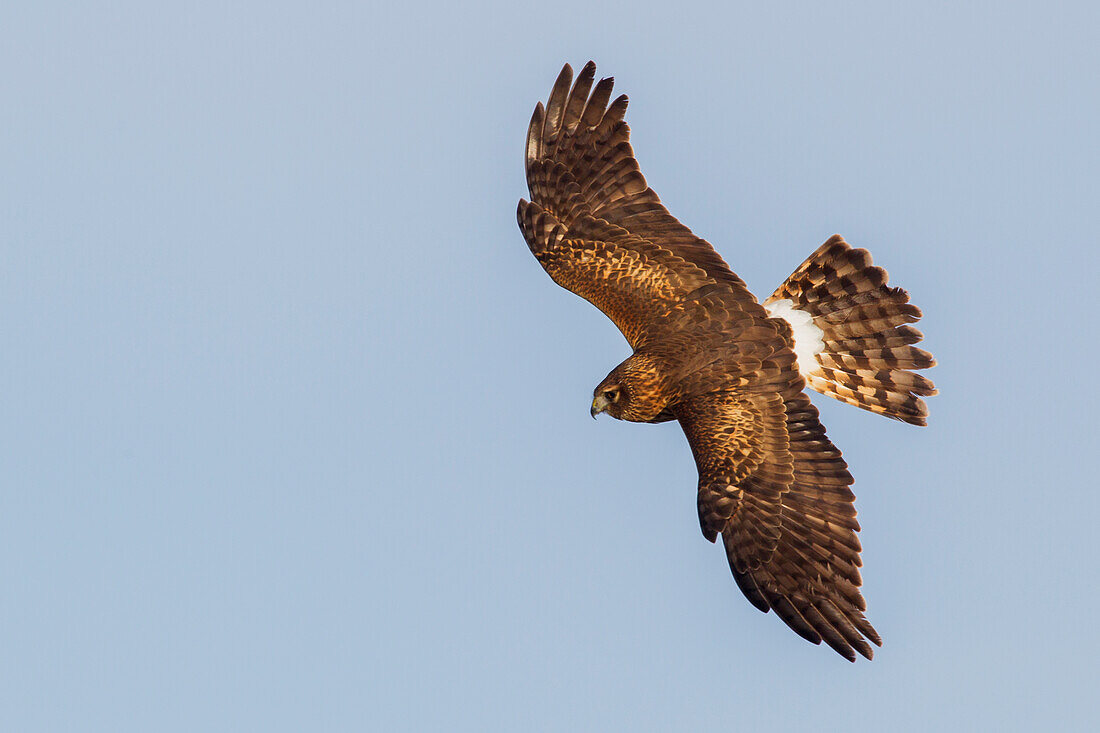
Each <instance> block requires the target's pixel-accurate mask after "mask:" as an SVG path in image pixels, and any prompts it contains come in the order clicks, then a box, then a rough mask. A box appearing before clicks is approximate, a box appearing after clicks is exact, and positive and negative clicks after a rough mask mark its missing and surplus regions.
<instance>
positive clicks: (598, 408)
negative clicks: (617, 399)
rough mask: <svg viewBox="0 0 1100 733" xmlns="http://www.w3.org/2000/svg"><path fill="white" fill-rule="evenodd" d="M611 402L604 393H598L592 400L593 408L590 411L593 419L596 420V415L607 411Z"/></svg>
mask: <svg viewBox="0 0 1100 733" xmlns="http://www.w3.org/2000/svg"><path fill="white" fill-rule="evenodd" d="M610 404H611V403H610V402H608V400H607V398H606V397H604V396H603V395H602V394H601V395H596V397H595V398H594V399H593V400H592V409H591V410H589V411H588V412H589V414H590V415H592V419H593V420H595V419H596V415H599V414H600V413H601V412H607V408H608V406H609V405H610Z"/></svg>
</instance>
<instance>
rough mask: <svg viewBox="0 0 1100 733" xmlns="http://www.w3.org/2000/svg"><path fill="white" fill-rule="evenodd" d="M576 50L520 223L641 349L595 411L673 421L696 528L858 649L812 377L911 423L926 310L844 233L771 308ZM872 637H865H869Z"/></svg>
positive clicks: (540, 126)
mask: <svg viewBox="0 0 1100 733" xmlns="http://www.w3.org/2000/svg"><path fill="white" fill-rule="evenodd" d="M595 73H596V66H595V64H593V63H592V62H591V61H590V62H588V64H586V65H585V66H584V68H583V69H582V70H581V72H580V74H578V75H577V79H576V81H575V82H574V81H573V70H572V68H571V67H570V66H569V65H568V64H566V65H565V68H563V69H562V71H561V74H560V75H559V76H558V79H557V82H556V83H555V84H554V88H553V90H552V91H551V92H550V98H549V100H548V102H547V104H546V106H545V107H544V106H543V105H542V103H539V104H538V105H537V106H536V107H535V112H534V115H533V116H532V118H531V125H530V128H529V129H528V133H527V150H526V168H527V185H528V188H529V190H530V196H531V201H524V200H521V201H520V203H519V210H518V214H517V215H518V219H519V226H520V229H521V230H522V231H523V236H524V238H525V239H526V240H527V244H528V246H529V247H530V248H531V252H532V253H533V254H534V255H535V257H536V258H537V259H538V261H539V263H540V264H541V265H542V266H543V268H544V269H545V270H546V272H547V273H548V274H549V275H550V277H551V278H553V279H554V281H555V282H557V283H558V284H559V285H561V286H562V287H564V288H566V289H568V290H571V291H572V292H574V293H576V294H578V295H580V296H581V297H583V298H585V299H586V300H588V301H589V302H591V303H592V304H593V305H595V306H596V307H597V308H599V309H600V310H601V311H603V312H604V313H605V314H606V315H607V316H608V317H609V318H610V319H611V320H612V321H613V322H614V323H615V325H616V326H617V327H618V328H619V330H620V331H622V333H623V335H624V336H625V337H626V339H627V341H628V342H629V343H630V346H631V347H632V348H633V350H634V353H633V354H632V355H631V356H630V358H628V359H627V360H626V361H624V362H623V363H622V364H619V365H618V366H617V367H615V368H614V369H613V370H612V371H611V373H610V374H608V376H607V377H606V378H605V379H604V380H603V381H602V382H601V383H600V384H599V386H597V387H596V390H595V392H594V395H593V400H592V408H591V412H592V415H593V416H595V415H596V414H598V413H601V412H606V413H608V414H609V415H611V416H612V417H616V418H619V419H621V420H631V421H635V422H664V421H667V420H678V421H679V422H680V425H681V427H682V428H683V430H684V433H685V435H686V436H687V439H688V442H689V444H690V445H691V450H692V453H693V454H694V456H695V463H696V466H697V467H698V470H699V486H698V496H697V503H698V509H699V524H700V526H701V528H702V531H703V535H704V536H705V537H706V538H707V539H709V540H710V541H712V542H714V541H717V539H718V538H719V537H721V538H722V545H723V546H724V548H725V550H726V556H727V558H728V559H729V565H730V569H731V570H732V571H733V576H734V579H735V580H736V581H737V585H738V586H739V587H740V588H741V590H742V592H744V594H745V596H746V597H747V598H748V599H749V601H750V602H751V603H752V604H753V605H754V606H756V607H757V608H759V609H760V610H761V611H765V612H766V611H769V610H774V611H775V612H776V614H777V615H778V616H779V617H780V618H781V619H782V620H783V621H784V622H785V623H786V624H787V625H788V626H790V627H791V628H792V629H794V631H795V632H797V633H798V634H799V635H801V636H802V637H804V638H805V639H808V640H809V641H811V642H813V643H815V644H820V643H821V642H822V641H824V642H825V643H826V644H828V645H829V646H830V647H832V648H833V649H835V650H836V651H837V652H839V653H840V654H842V655H843V656H845V657H846V658H848V659H849V660H852V661H855V658H856V652H859V653H860V654H862V655H863V656H865V657H867V658H868V659H870V658H871V657H872V649H871V644H875V645H879V646H881V644H882V640H881V639H880V638H879V635H878V633H876V632H875V629H874V628H873V627H872V626H871V624H870V623H869V622H868V621H867V618H866V617H865V616H864V611H865V610H866V604H865V603H864V600H863V596H862V594H861V593H860V591H859V587H860V585H861V582H862V581H861V578H860V573H859V567H860V557H859V553H860V545H859V540H858V539H857V537H856V532H857V531H858V530H859V524H858V523H857V522H856V511H855V508H854V506H853V502H854V500H855V497H854V496H853V495H852V492H851V489H850V488H849V487H850V486H851V484H852V476H851V474H850V473H849V472H848V467H847V464H846V463H845V462H844V459H843V458H842V457H841V454H840V451H839V450H837V449H836V448H835V447H834V446H833V444H832V443H831V442H830V441H829V439H828V437H826V435H825V429H824V428H823V427H822V426H821V423H820V422H819V420H818V412H817V409H816V408H815V407H814V406H813V405H812V404H811V403H810V400H809V398H808V397H807V396H806V394H805V388H806V387H807V386H809V387H810V388H812V389H815V390H817V391H819V392H822V393H824V394H828V395H831V396H833V397H836V398H837V399H840V400H842V401H844V402H848V403H850V404H853V405H856V406H858V407H863V408H865V409H868V410H871V411H874V412H877V413H880V414H883V415H886V416H888V417H893V418H896V419H899V420H903V421H905V422H909V423H913V424H915V425H923V424H925V418H926V416H927V414H928V413H927V409H926V407H925V405H924V401H923V400H922V399H921V397H924V396H928V395H933V394H935V393H936V391H935V388H934V387H933V385H932V383H931V382H930V381H929V380H928V379H926V378H924V377H922V376H920V375H918V374H916V373H914V372H913V371H911V370H913V369H924V368H927V367H931V366H933V365H934V364H935V361H934V360H933V358H932V356H931V355H930V354H929V353H928V352H926V351H923V350H921V349H919V348H917V347H915V346H914V345H913V344H915V343H917V342H918V341H920V339H921V334H920V332H919V331H917V330H916V329H915V328H913V327H912V326H910V325H908V324H910V323H913V322H915V321H917V320H918V319H919V318H920V310H919V309H918V308H916V307H915V306H912V305H910V304H909V302H908V300H909V296H908V295H907V294H906V292H905V291H904V290H901V289H900V288H891V287H888V286H887V285H886V280H887V276H886V272H885V271H884V270H882V269H881V268H879V267H875V266H874V265H872V263H871V257H870V255H869V254H868V253H867V252H866V250H861V249H852V248H851V247H850V246H848V244H847V243H846V242H845V241H844V240H843V239H842V238H841V237H839V236H834V237H832V238H831V239H829V240H828V241H827V242H825V244H823V245H822V246H821V247H819V248H818V249H817V251H815V252H814V253H813V254H811V255H810V257H809V258H807V259H806V261H805V262H803V263H802V265H800V266H799V267H798V269H796V270H795V271H794V273H793V274H792V275H791V276H790V278H788V279H787V281H786V282H784V283H783V284H782V285H781V286H780V287H779V288H778V289H777V290H776V291H775V292H774V293H773V294H772V295H771V296H770V297H769V298H768V299H767V300H765V301H764V302H763V303H762V304H761V303H759V302H757V300H756V298H755V297H754V296H753V295H752V293H750V292H749V290H748V288H747V287H746V286H745V283H744V282H742V280H741V279H740V278H739V277H737V275H735V274H734V273H733V272H732V271H731V270H730V269H729V267H728V266H727V265H726V263H725V261H724V260H723V259H722V258H721V257H720V256H719V255H718V253H717V252H716V251H715V250H714V248H713V247H711V245H710V244H709V243H707V242H706V241H705V240H703V239H700V238H699V237H697V236H695V235H694V234H692V232H691V230H690V229H688V228H687V227H686V226H684V225H683V224H681V223H680V222H679V221H678V220H677V219H676V218H675V217H674V216H672V215H671V214H670V213H669V212H668V210H667V209H666V208H665V207H664V206H663V205H662V204H661V200H660V198H658V196H657V194H656V193H654V192H653V189H651V188H649V187H648V186H647V185H646V180H645V178H644V177H643V176H642V174H641V172H640V171H639V170H638V163H637V161H636V160H635V159H634V151H633V149H632V148H631V145H630V128H629V127H628V126H627V124H626V122H624V121H623V117H624V115H625V113H626V106H627V99H626V96H625V95H624V96H620V97H618V98H617V99H615V100H614V101H611V90H612V85H613V80H612V79H602V80H600V81H599V82H598V83H596V82H595ZM868 642H870V643H868Z"/></svg>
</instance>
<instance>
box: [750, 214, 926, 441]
mask: <svg viewBox="0 0 1100 733" xmlns="http://www.w3.org/2000/svg"><path fill="white" fill-rule="evenodd" d="M886 281H887V275H886V271H885V270H883V269H882V268H881V267H875V266H873V265H872V264H871V255H870V253H868V252H867V250H865V249H852V248H851V247H850V246H849V245H848V243H847V242H845V241H844V239H843V238H841V237H840V236H839V235H836V236H833V237H832V238H830V239H829V241H827V242H825V244H823V245H821V246H820V247H819V248H818V249H817V251H816V252H814V253H813V254H812V255H810V256H809V257H808V258H807V259H806V261H805V262H803V263H802V264H801V265H800V266H799V267H798V269H797V270H795V271H794V273H793V274H792V275H791V276H790V277H789V278H787V282H785V283H783V284H782V285H780V286H779V288H778V289H777V290H776V291H775V292H774V293H772V295H771V297H770V298H768V299H767V300H766V301H764V307H765V308H767V309H768V312H769V313H770V314H771V315H772V317H782V318H784V319H785V320H787V321H788V322H789V323H790V325H791V331H792V333H793V336H794V342H795V343H794V346H795V349H794V350H795V355H796V356H797V358H798V365H799V370H800V371H801V372H802V376H803V377H805V379H806V384H807V385H808V386H809V387H811V388H813V389H815V390H817V391H818V392H821V393H822V394H827V395H830V396H832V397H835V398H837V399H838V400H840V401H841V402H847V403H848V404H850V405H855V406H856V407H862V408H863V409H865V410H870V411H871V412H877V413H879V414H880V415H886V416H887V417H892V418H895V419H897V420H902V421H904V422H907V423H912V424H913V425H925V424H926V418H927V417H928V408H927V407H926V406H925V404H924V400H922V399H921V397H927V396H930V395H934V394H936V388H935V387H934V386H933V385H932V382H931V381H929V380H928V379H926V378H925V377H922V376H921V375H919V374H916V373H914V372H912V371H909V370H911V369H927V368H929V367H932V366H935V365H936V360H935V359H934V358H932V355H931V354H929V353H928V352H927V351H924V350H923V349H919V348H917V347H916V346H913V344H915V343H917V342H918V341H920V340H921V338H922V334H921V332H920V331H918V330H917V329H915V328H913V327H912V326H909V325H907V324H909V323H915V322H916V321H918V320H920V317H921V312H920V309H919V308H917V307H916V306H915V305H910V304H909V294H908V293H906V292H905V291H904V290H902V289H901V288H891V287H888V286H887V285H886Z"/></svg>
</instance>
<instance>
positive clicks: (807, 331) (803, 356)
mask: <svg viewBox="0 0 1100 733" xmlns="http://www.w3.org/2000/svg"><path fill="white" fill-rule="evenodd" d="M764 309H765V310H767V311H768V315H769V316H771V317H772V318H782V319H783V320H784V321H786V322H787V323H789V324H791V333H792V334H793V335H794V355H795V358H796V359H798V371H799V372H800V373H801V374H802V376H804V377H807V376H809V375H810V374H811V373H813V372H815V371H817V358H816V357H817V355H818V354H820V353H821V352H822V351H824V350H825V332H824V331H822V330H821V329H820V328H818V327H817V324H815V323H814V317H813V316H811V315H810V314H809V313H807V312H806V311H802V310H799V309H798V308H795V307H794V303H792V302H791V301H789V300H777V301H775V302H774V303H765V304H764Z"/></svg>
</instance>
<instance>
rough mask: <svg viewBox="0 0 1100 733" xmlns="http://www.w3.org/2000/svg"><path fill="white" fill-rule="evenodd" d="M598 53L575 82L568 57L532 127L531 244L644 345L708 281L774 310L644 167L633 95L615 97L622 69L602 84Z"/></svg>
mask: <svg viewBox="0 0 1100 733" xmlns="http://www.w3.org/2000/svg"><path fill="white" fill-rule="evenodd" d="M595 73H596V65H595V64H594V63H592V62H591V61H590V62H588V63H587V64H586V65H585V66H584V68H583V69H582V70H581V72H580V74H579V75H578V76H577V80H576V83H573V70H572V68H571V67H570V66H569V65H568V64H566V65H565V67H564V68H563V69H562V71H561V74H560V75H559V76H558V80H557V82H556V83H555V84H554V89H553V91H552V92H551V93H550V99H549V101H548V102H547V105H546V107H543V105H542V103H539V104H538V106H536V107H535V112H534V115H533V116H532V118H531V125H530V127H529V128H528V132H527V154H526V166H527V185H528V188H529V189H530V192H531V201H530V202H527V201H523V200H521V201H520V203H519V211H518V219H519V225H520V229H522V230H523V234H524V237H525V238H526V240H527V244H528V246H530V248H531V251H532V252H533V253H534V255H535V257H536V258H538V260H539V262H540V263H541V264H542V266H543V267H544V268H545V269H546V271H547V272H548V273H549V274H550V276H551V277H552V278H553V279H554V281H555V282H557V283H558V284H559V285H562V286H563V287H565V288H567V289H569V290H571V291H573V292H575V293H577V294H578V295H580V296H582V297H584V298H585V299H587V300H589V301H590V302H592V303H593V304H594V305H596V307H598V308H599V309H600V310H602V311H603V312H604V313H606V314H607V316H608V317H609V318H611V320H612V321H613V322H614V323H615V325H617V326H618V327H619V329H620V330H621V331H622V332H623V334H624V335H625V336H626V337H627V340H628V341H630V343H631V345H632V346H633V347H635V348H637V347H638V346H639V345H641V344H642V343H645V341H646V340H647V338H649V337H650V336H652V335H654V333H655V332H656V331H658V330H660V329H661V328H662V325H663V324H662V318H661V317H662V316H663V315H665V314H667V313H668V312H669V311H670V310H671V309H672V308H673V307H674V306H675V304H676V303H679V302H682V301H684V300H685V299H688V298H689V296H691V295H692V294H693V293H695V292H698V291H699V288H702V287H704V286H708V285H709V286H717V287H719V288H720V289H721V290H723V291H724V295H725V297H724V298H723V301H724V305H725V307H726V308H729V307H730V306H731V305H739V306H741V307H744V308H745V309H746V310H749V311H751V312H753V314H754V316H757V317H759V318H766V314H765V313H764V311H763V310H762V309H759V311H760V312H759V314H757V313H756V312H755V311H756V310H757V309H758V308H759V307H758V306H757V305H756V299H755V298H754V297H753V296H752V295H751V294H750V293H749V291H748V289H747V288H746V287H745V284H744V283H743V282H742V281H741V280H740V278H738V277H737V276H736V275H734V274H733V272H731V271H730V269H729V267H728V266H727V265H726V263H725V262H724V261H723V260H722V258H721V257H720V256H719V255H718V253H717V252H715V251H714V248H713V247H711V246H710V244H708V243H707V242H706V241H704V240H703V239H700V238H699V237H696V236H695V235H694V234H692V232H691V230H690V229H688V228H687V227H686V226H684V225H683V224H681V223H680V222H679V221H678V220H677V219H676V218H675V217H674V216H672V215H671V214H669V213H668V210H667V209H666V208H665V207H664V206H663V205H662V204H661V200H660V198H658V196H657V194H656V193H654V191H653V189H651V188H649V187H648V186H647V184H646V181H645V178H644V177H643V176H642V174H641V172H640V171H639V170H638V163H637V161H636V160H635V159H634V151H633V149H632V148H631V146H630V128H629V127H628V126H627V124H626V122H624V121H623V115H624V114H625V112H626V105H627V100H626V96H625V95H624V96H620V97H618V98H617V99H616V100H615V101H614V102H611V104H610V105H608V100H610V98H611V89H612V86H613V79H610V78H608V79H603V80H601V81H600V82H599V83H596V84H595V86H594V87H593V82H594V79H595Z"/></svg>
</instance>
